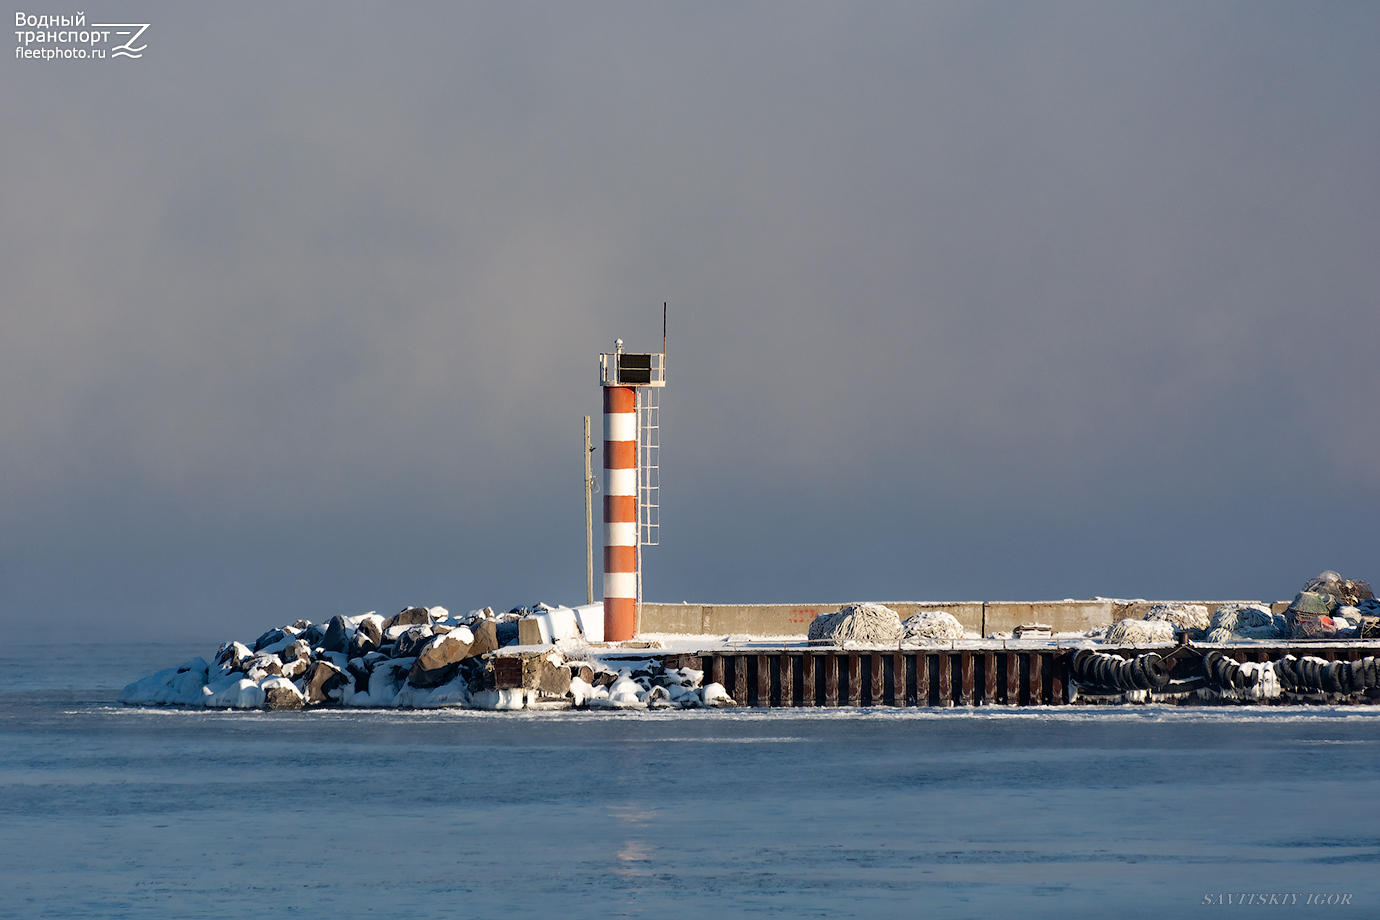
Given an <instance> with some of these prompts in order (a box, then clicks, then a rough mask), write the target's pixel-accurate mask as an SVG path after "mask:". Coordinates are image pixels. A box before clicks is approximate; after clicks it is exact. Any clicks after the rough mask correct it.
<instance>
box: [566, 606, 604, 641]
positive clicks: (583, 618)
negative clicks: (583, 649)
mask: <svg viewBox="0 0 1380 920" xmlns="http://www.w3.org/2000/svg"><path fill="white" fill-rule="evenodd" d="M573 612H574V614H575V625H576V626H578V627H579V629H580V634H581V635H583V636H584V637H585V641H586V642H603V641H604V605H603V604H584V605H583V606H580V607H575V608H573Z"/></svg>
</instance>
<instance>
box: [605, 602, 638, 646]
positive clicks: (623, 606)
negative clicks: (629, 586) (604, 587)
mask: <svg viewBox="0 0 1380 920" xmlns="http://www.w3.org/2000/svg"><path fill="white" fill-rule="evenodd" d="M636 635H637V600H636V599H635V598H631V597H606V598H604V639H605V640H607V641H609V642H627V641H628V640H629V639H631V638H633V637H634V636H636Z"/></svg>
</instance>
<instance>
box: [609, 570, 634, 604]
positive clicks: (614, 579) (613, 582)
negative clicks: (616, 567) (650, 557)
mask: <svg viewBox="0 0 1380 920" xmlns="http://www.w3.org/2000/svg"><path fill="white" fill-rule="evenodd" d="M610 597H632V598H635V597H637V573H636V572H605V573H604V598H605V600H607V599H608V598H610Z"/></svg>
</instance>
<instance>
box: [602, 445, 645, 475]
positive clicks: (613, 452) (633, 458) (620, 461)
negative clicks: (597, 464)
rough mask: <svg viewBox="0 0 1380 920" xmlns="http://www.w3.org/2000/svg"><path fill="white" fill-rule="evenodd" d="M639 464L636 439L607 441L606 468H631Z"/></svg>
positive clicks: (605, 449)
mask: <svg viewBox="0 0 1380 920" xmlns="http://www.w3.org/2000/svg"><path fill="white" fill-rule="evenodd" d="M636 466H637V442H636V441H605V442H604V469H606V470H630V469H633V468H634V467H636Z"/></svg>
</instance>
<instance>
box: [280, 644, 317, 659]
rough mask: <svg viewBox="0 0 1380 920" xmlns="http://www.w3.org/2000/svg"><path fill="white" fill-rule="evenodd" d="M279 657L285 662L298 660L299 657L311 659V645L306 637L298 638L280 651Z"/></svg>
mask: <svg viewBox="0 0 1380 920" xmlns="http://www.w3.org/2000/svg"><path fill="white" fill-rule="evenodd" d="M278 657H279V658H280V659H281V660H282V661H284V662H288V661H296V660H297V659H299V658H301V659H304V660H306V661H311V657H312V655H311V646H310V645H308V644H307V640H306V639H298V640H297V641H295V642H293V643H292V644H290V645H289V646H288V647H287V648H285V649H283V650H282V651H281V652H279V653H278Z"/></svg>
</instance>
